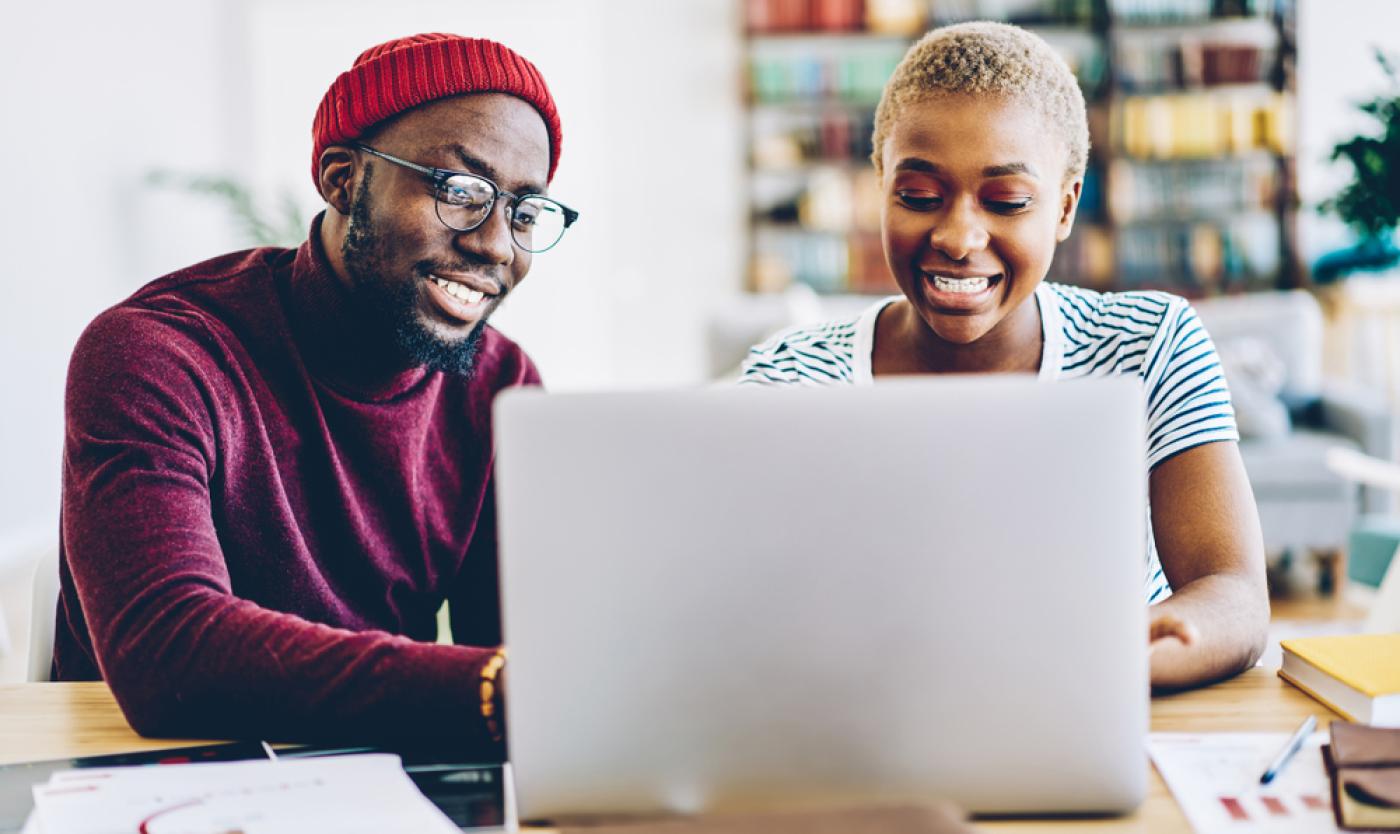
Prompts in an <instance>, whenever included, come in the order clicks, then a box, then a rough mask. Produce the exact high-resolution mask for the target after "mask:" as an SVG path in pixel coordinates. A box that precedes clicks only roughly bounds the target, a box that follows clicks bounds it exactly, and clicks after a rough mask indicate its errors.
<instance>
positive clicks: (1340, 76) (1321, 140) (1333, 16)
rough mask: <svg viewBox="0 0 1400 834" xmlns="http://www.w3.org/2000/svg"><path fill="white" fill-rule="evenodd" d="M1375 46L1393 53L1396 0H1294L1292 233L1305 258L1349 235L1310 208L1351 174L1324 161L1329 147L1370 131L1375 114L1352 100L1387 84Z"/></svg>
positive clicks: (1399, 21) (1396, 47)
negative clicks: (1295, 215) (1295, 207)
mask: <svg viewBox="0 0 1400 834" xmlns="http://www.w3.org/2000/svg"><path fill="white" fill-rule="evenodd" d="M1374 46H1379V47H1381V48H1382V49H1384V50H1385V51H1386V52H1388V53H1389V54H1391V55H1392V56H1400V3H1397V2H1394V0H1299V6H1298V112H1299V119H1298V122H1299V124H1298V128H1299V130H1298V186H1299V191H1300V194H1301V197H1302V198H1303V204H1304V208H1303V212H1302V214H1301V215H1300V218H1299V220H1300V222H1299V232H1300V235H1301V238H1302V239H1301V241H1300V243H1301V248H1302V252H1303V256H1304V257H1305V258H1306V259H1307V260H1308V262H1309V263H1311V262H1312V261H1313V260H1315V259H1316V258H1317V256H1319V255H1321V254H1323V253H1325V252H1327V251H1330V250H1332V249H1336V248H1338V247H1341V246H1348V245H1350V244H1351V243H1353V242H1354V239H1353V237H1352V234H1351V232H1349V231H1348V230H1347V229H1346V227H1345V226H1344V225H1343V224H1342V223H1341V221H1339V220H1337V219H1336V218H1335V217H1334V216H1331V215H1319V214H1318V213H1317V212H1316V211H1315V210H1314V207H1315V206H1316V205H1317V204H1318V203H1320V202H1322V201H1323V200H1325V199H1327V198H1329V197H1332V196H1333V195H1335V194H1336V193H1337V192H1338V191H1339V190H1341V188H1342V187H1343V186H1345V185H1346V184H1347V182H1348V181H1349V180H1350V178H1351V166H1350V165H1349V164H1347V163H1345V162H1337V163H1331V162H1328V157H1329V156H1331V154H1332V147H1333V146H1334V145H1336V144H1337V143H1338V142H1340V141H1342V140H1345V139H1348V138H1350V137H1352V136H1355V135H1356V134H1357V133H1360V132H1363V131H1364V132H1367V133H1370V134H1372V135H1375V134H1376V133H1377V130H1376V122H1375V120H1373V119H1369V118H1368V117H1367V116H1365V114H1363V113H1361V112H1359V111H1358V110H1357V109H1356V107H1355V105H1356V103H1357V102H1360V101H1364V100H1366V99H1369V98H1371V97H1372V96H1374V95H1375V94H1377V93H1381V92H1384V91H1385V90H1386V86H1387V82H1386V78H1385V75H1384V74H1383V73H1382V72H1381V69H1380V66H1379V65H1377V64H1376V60H1375V57H1374V54H1373V52H1374V50H1373V47H1374Z"/></svg>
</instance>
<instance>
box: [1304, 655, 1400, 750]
mask: <svg viewBox="0 0 1400 834" xmlns="http://www.w3.org/2000/svg"><path fill="white" fill-rule="evenodd" d="M1279 645H1281V646H1282V647H1283V666H1282V667H1280V668H1279V670H1278V674H1279V677H1281V678H1283V679H1284V680H1286V681H1288V682H1289V683H1291V684H1293V685H1294V686H1296V687H1298V688H1299V689H1301V690H1303V691H1304V692H1306V693H1308V694H1309V695H1311V696H1313V697H1314V698H1316V699H1318V700H1319V701H1321V702H1323V703H1324V704H1326V705H1327V706H1329V707H1331V708H1332V709H1334V710H1336V711H1337V712H1339V713H1341V714H1342V715H1345V716H1346V717H1347V718H1350V719H1351V720H1353V721H1359V722H1361V723H1363V724H1374V725H1376V726H1378V727H1400V633H1395V634H1347V635H1342V636H1340V637H1304V638H1300V639H1298V640H1284V641H1283V642H1282V643H1280V644H1279Z"/></svg>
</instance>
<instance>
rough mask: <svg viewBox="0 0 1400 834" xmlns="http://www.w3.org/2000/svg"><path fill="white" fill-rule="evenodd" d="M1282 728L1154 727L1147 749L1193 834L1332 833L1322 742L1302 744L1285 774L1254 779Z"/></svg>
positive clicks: (1316, 737)
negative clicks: (1203, 729)
mask: <svg viewBox="0 0 1400 834" xmlns="http://www.w3.org/2000/svg"><path fill="white" fill-rule="evenodd" d="M1288 736H1289V734H1288V733H1152V734H1151V736H1150V737H1149V739H1148V749H1149V750H1150V752H1151V754H1152V761H1153V763H1154V764H1156V766H1157V771H1158V772H1159V773H1161V774H1162V779H1163V781H1165V782H1166V783H1167V787H1168V788H1170V789H1171V792H1172V796H1174V797H1175V798H1176V801H1177V804H1178V805H1180V806H1181V810H1182V812H1183V813H1185V814H1186V818H1187V819H1188V820H1189V821H1190V822H1191V827H1192V828H1194V829H1195V830H1196V832H1197V834H1216V832H1229V834H1245V832H1277V833H1278V834H1303V832H1313V831H1336V830H1337V827H1336V824H1335V823H1334V821H1333V819H1332V800H1331V795H1330V787H1329V785H1328V782H1327V770H1326V768H1325V767H1324V765H1323V763H1322V745H1323V744H1325V743H1326V741H1327V733H1325V732H1318V733H1313V734H1312V735H1311V736H1309V737H1308V738H1307V740H1306V741H1304V742H1303V746H1302V748H1301V749H1300V750H1299V751H1298V753H1297V755H1295V756H1294V757H1293V760H1292V761H1291V762H1289V764H1288V766H1287V767H1286V768H1284V770H1283V773H1282V774H1280V775H1279V776H1278V777H1277V778H1275V779H1274V780H1273V782H1272V783H1270V784H1268V785H1261V784H1259V777H1260V775H1262V774H1263V773H1264V770H1265V768H1267V767H1268V766H1269V763H1270V762H1271V761H1272V760H1273V758H1274V757H1275V756H1276V755H1277V754H1278V752H1279V750H1280V749H1281V748H1282V747H1283V745H1284V744H1285V743H1287V742H1288Z"/></svg>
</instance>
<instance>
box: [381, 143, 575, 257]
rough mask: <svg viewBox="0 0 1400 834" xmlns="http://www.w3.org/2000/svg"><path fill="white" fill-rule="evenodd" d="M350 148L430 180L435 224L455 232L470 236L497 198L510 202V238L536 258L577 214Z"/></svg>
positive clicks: (473, 179) (485, 183)
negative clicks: (435, 215) (433, 194)
mask: <svg viewBox="0 0 1400 834" xmlns="http://www.w3.org/2000/svg"><path fill="white" fill-rule="evenodd" d="M354 147H356V148H359V149H360V150H362V151H364V152H365V153H368V154H373V155H374V156H377V157H379V158H380V159H383V160H385V161H386V162H392V163H394V164H395V165H402V166H403V167H405V168H409V169H412V170H414V171H417V172H418V173H420V174H423V175H424V176H426V177H428V178H429V179H431V180H432V181H433V186H434V187H435V188H436V189H437V195H436V196H437V200H436V203H437V205H436V208H437V217H438V220H441V221H442V225H444V226H446V227H447V228H449V229H452V230H453V231H455V232H470V231H471V230H472V229H475V228H476V227H478V226H480V225H481V224H482V223H485V222H486V218H488V217H490V216H491V210H492V209H494V208H495V207H496V200H497V198H500V197H505V198H507V199H509V200H510V205H509V211H508V212H507V217H508V218H509V220H510V236H511V238H512V239H513V240H514V241H515V245H516V246H519V247H520V248H521V249H523V250H525V251H526V252H532V253H536V254H538V253H540V252H544V251H545V250H547V249H551V248H553V246H554V244H556V243H558V242H559V239H560V238H562V237H563V236H564V230H565V229H567V228H569V227H570V226H572V225H573V224H574V221H575V220H578V212H576V211H574V210H573V209H571V208H569V207H568V206H566V205H564V204H563V203H561V202H559V201H558V200H551V199H550V198H548V197H546V196H544V195H543V194H512V193H511V192H509V191H506V190H504V189H502V188H501V187H500V186H498V185H496V184H495V183H494V182H492V181H491V180H488V179H487V178H485V177H481V176H477V175H476V174H468V173H466V172H463V171H449V170H447V169H446V168H429V167H427V166H424V165H415V164H414V163H412V162H408V161H407V160H403V159H399V158H398V157H396V156H390V155H389V154H387V153H384V152H382V151H377V150H375V149H374V148H371V147H370V146H369V145H363V144H360V143H359V142H356V143H354Z"/></svg>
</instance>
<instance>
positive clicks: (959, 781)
mask: <svg viewBox="0 0 1400 834" xmlns="http://www.w3.org/2000/svg"><path fill="white" fill-rule="evenodd" d="M495 426H496V428H495V431H496V442H497V444H498V445H497V461H496V477H497V499H498V502H499V505H498V510H499V518H500V554H501V570H502V575H501V582H502V598H503V606H504V625H505V639H506V644H507V646H508V647H509V649H510V668H509V682H508V685H507V698H508V702H507V721H508V732H509V738H510V755H511V760H512V763H513V767H514V781H515V790H516V795H517V798H518V806H519V815H520V818H521V819H526V820H529V819H538V818H549V817H556V816H561V815H570V814H590V813H618V812H654V811H678V812H698V811H705V810H732V809H738V808H754V807H782V806H788V805H803V806H806V805H811V804H814V803H828V802H829V803H847V802H855V801H874V802H884V801H890V802H899V801H909V800H923V799H929V798H945V799H949V800H952V801H954V802H957V803H959V804H960V805H961V806H962V807H963V808H964V809H966V810H969V811H973V812H979V813H1012V814H1014V813H1047V812H1125V811H1129V810H1131V809H1132V808H1134V807H1136V806H1137V805H1138V804H1139V803H1140V802H1141V800H1142V798H1143V795H1144V791H1145V789H1146V777H1147V763H1146V757H1145V754H1144V747H1143V740H1144V734H1145V733H1146V730H1147V716H1148V676H1147V660H1146V640H1147V633H1146V628H1147V626H1146V613H1145V605H1144V602H1143V575H1144V546H1145V533H1144V524H1145V522H1146V511H1145V501H1146V477H1145V475H1144V471H1143V466H1144V459H1145V458H1144V428H1143V398H1142V393H1141V391H1140V389H1139V386H1138V384H1137V383H1136V382H1135V381H1132V380H1126V379H1110V380H1086V381H1075V382H1065V383H1059V384H1054V385H1047V384H1044V383H1038V382H1035V381H1033V380H1030V379H1026V378H1010V377H994V378H959V379H953V380H917V381H914V380H910V381H898V382H892V383H889V384H881V385H876V386H873V387H866V388H826V389H764V390H753V389H747V390H746V389H726V390H716V389H709V390H700V391H688V392H666V393H655V392H653V393H605V394H545V393H542V392H539V391H515V392H511V393H508V394H506V395H504V396H502V397H501V398H500V400H499V401H498V402H497V406H496V422H495Z"/></svg>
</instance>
